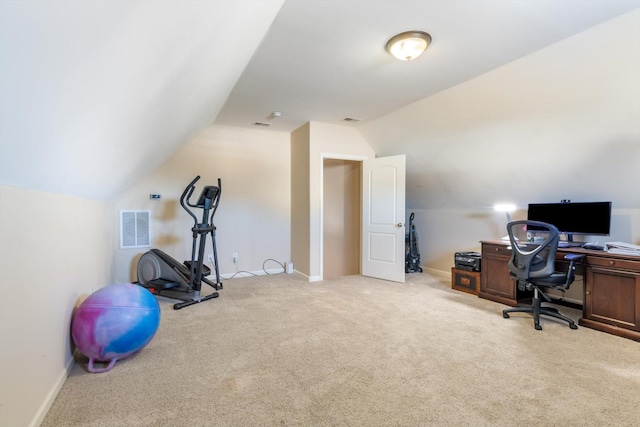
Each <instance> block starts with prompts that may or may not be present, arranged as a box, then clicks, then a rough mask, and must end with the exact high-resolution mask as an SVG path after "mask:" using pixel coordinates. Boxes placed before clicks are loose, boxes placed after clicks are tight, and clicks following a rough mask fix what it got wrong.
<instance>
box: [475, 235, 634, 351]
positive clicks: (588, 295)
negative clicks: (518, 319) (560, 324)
mask: <svg viewBox="0 0 640 427" xmlns="http://www.w3.org/2000/svg"><path fill="white" fill-rule="evenodd" d="M481 243H482V275H481V280H480V292H479V293H478V296H479V297H480V298H485V299H489V300H492V301H496V302H500V303H502V304H506V305H511V306H514V305H516V304H517V303H519V302H528V300H530V298H531V294H530V293H529V292H524V291H520V290H518V288H517V286H516V284H515V281H514V280H512V279H511V277H510V276H509V269H508V267H507V263H508V262H509V259H510V258H511V249H510V247H509V243H508V242H504V241H500V240H497V241H483V242H481ZM567 253H582V254H584V255H585V258H584V261H583V263H581V264H580V265H577V266H576V269H577V274H581V275H584V295H583V308H582V318H581V319H580V320H579V322H578V323H579V324H580V325H581V326H586V327H588V328H592V329H597V330H599V331H603V332H608V333H611V334H614V335H618V336H622V337H625V338H630V339H633V340H636V341H640V259H639V258H638V257H634V256H630V255H617V254H610V253H607V252H601V251H590V250H586V249H582V248H558V252H557V261H558V263H557V264H556V265H557V267H558V269H561V268H562V267H563V266H564V268H566V262H563V261H562V259H563V257H564V255H565V254H567Z"/></svg>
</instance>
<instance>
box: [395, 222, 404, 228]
mask: <svg viewBox="0 0 640 427" xmlns="http://www.w3.org/2000/svg"><path fill="white" fill-rule="evenodd" d="M403 225H404V224H403V223H401V222H399V223H397V224H396V227H398V228H400V227H402V226H403Z"/></svg>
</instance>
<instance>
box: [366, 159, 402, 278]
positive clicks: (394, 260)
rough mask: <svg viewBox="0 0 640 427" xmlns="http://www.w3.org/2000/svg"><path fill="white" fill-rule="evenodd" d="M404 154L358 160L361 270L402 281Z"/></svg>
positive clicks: (373, 275) (378, 276) (368, 273)
mask: <svg viewBox="0 0 640 427" xmlns="http://www.w3.org/2000/svg"><path fill="white" fill-rule="evenodd" d="M404 204H405V156H404V155H401V156H390V157H381V158H377V159H371V160H364V161H363V162H362V274H363V275H364V276H370V277H376V278H379V279H385V280H392V281H394V282H401V283H404V267H405V259H404V258H405V227H404V210H405V207H404Z"/></svg>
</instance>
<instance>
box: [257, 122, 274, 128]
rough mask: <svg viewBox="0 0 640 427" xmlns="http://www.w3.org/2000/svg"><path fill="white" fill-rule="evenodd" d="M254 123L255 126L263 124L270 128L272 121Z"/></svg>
mask: <svg viewBox="0 0 640 427" xmlns="http://www.w3.org/2000/svg"><path fill="white" fill-rule="evenodd" d="M253 125H254V126H261V127H264V128H268V127H269V126H271V123H263V122H254V123H253Z"/></svg>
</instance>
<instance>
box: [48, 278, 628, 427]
mask: <svg viewBox="0 0 640 427" xmlns="http://www.w3.org/2000/svg"><path fill="white" fill-rule="evenodd" d="M449 286H450V285H449V284H448V283H441V282H439V281H438V280H437V279H436V278H434V277H432V276H430V275H428V274H426V273H422V274H421V273H414V274H410V275H408V276H407V283H405V284H397V283H390V282H385V281H381V280H375V279H369V278H365V277H362V276H349V277H344V278H340V279H335V280H326V281H323V282H316V283H307V282H306V281H304V280H303V279H301V278H300V277H297V276H296V275H274V276H259V277H248V278H239V279H232V280H226V281H224V289H223V290H221V291H220V297H219V298H218V299H214V300H211V301H208V302H205V303H202V304H197V305H194V306H192V307H188V308H185V309H183V310H179V311H174V310H173V309H172V308H171V307H172V301H169V300H160V305H161V307H162V320H161V324H160V328H159V330H158V332H157V334H156V336H155V337H154V338H153V340H152V341H151V342H150V343H149V345H148V346H147V347H145V348H144V349H143V350H142V351H141V352H140V353H138V354H137V355H135V356H132V357H130V358H128V359H124V360H122V361H118V362H117V363H116V365H115V367H114V368H113V369H112V370H111V371H110V372H108V373H103V374H89V373H87V372H86V359H83V358H80V359H79V360H78V363H77V364H76V366H75V367H74V368H73V371H72V373H71V375H70V376H69V378H68V379H67V381H66V383H65V384H64V386H63V388H62V390H61V391H60V393H59V395H58V397H57V399H56V401H55V403H54V404H53V406H52V408H51V409H50V411H49V413H48V414H47V416H46V418H45V420H44V422H43V424H42V425H43V426H276V425H277V426H281V425H285V426H520V425H522V426H524V425H544V426H633V425H636V426H637V425H640V343H637V342H634V341H631V340H627V339H624V338H620V337H616V336H613V335H610V334H606V333H603V332H598V331H594V330H590V329H587V328H583V327H581V328H579V329H578V330H571V329H569V327H568V326H566V324H562V323H557V322H555V321H553V320H543V321H542V326H543V328H544V329H543V330H542V331H536V330H535V329H534V328H533V321H532V320H531V318H530V317H528V316H527V315H524V314H523V315H514V316H512V318H511V319H503V318H502V314H501V311H502V309H503V308H504V306H502V305H500V304H497V303H494V302H491V301H486V300H482V299H479V298H477V297H475V296H473V295H469V294H465V293H462V292H457V291H454V290H451V289H450V287H449ZM561 311H562V312H564V313H565V314H568V315H570V316H571V317H574V318H575V319H576V320H577V318H578V317H579V316H580V312H578V311H576V310H571V309H566V308H561Z"/></svg>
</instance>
